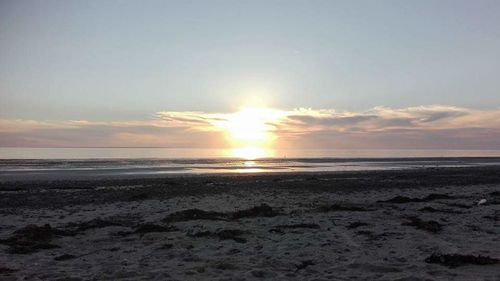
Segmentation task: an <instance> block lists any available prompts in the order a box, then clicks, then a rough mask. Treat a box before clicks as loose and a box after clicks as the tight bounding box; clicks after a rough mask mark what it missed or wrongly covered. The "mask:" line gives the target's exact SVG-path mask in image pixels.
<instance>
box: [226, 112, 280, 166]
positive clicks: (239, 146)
mask: <svg viewBox="0 0 500 281" xmlns="http://www.w3.org/2000/svg"><path fill="white" fill-rule="evenodd" d="M283 116H284V115H283V113H282V112H281V111H279V110H275V109H269V108H256V107H249V108H244V109H242V110H240V111H238V112H236V113H234V114H232V115H231V116H230V118H228V119H227V120H226V121H223V122H221V123H220V124H219V127H220V128H221V129H223V130H224V131H225V132H226V136H227V138H228V140H229V142H230V145H231V146H232V147H233V149H232V152H231V156H233V157H237V158H242V159H245V160H253V159H257V158H265V157H271V156H273V151H272V145H273V142H274V140H275V139H276V135H275V134H274V133H273V129H274V127H273V125H272V123H273V122H274V121H277V120H278V119H280V118H282V117H283Z"/></svg>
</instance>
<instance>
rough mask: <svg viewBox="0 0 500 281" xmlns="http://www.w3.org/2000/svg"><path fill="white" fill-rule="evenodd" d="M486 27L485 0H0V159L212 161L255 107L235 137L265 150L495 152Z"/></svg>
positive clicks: (491, 42) (491, 46)
mask: <svg viewBox="0 0 500 281" xmlns="http://www.w3.org/2000/svg"><path fill="white" fill-rule="evenodd" d="M499 14H500V1H495V0H493V1H486V0H478V1H472V0H470V1H460V0H453V1H443V0H434V1H425V0H421V1H400V0H398V1H368V0H366V1H333V0H331V1H315V0H310V1H292V0H290V1H273V0H266V1H258V0H252V1H243V0H237V1H229V0H228V1H217V0H213V1H212V0H211V1H207V0H200V1H166V0H165V1H126V0H119V1H112V0H109V1H93V0H89V1H71V0H69V1H63V0H59V1H53V0H47V1H34V0H33V1H27V0H16V1H10V0H0V146H29V147H75V146H82V147H94V146H95V147H113V146H118V147H128V146H132V147H135V146H139V147H156V146H158V147H225V146H231V145H235V143H237V141H235V134H236V133H237V132H235V130H234V128H233V129H231V128H229V129H228V127H227V125H228V124H230V123H231V122H233V121H234V119H235V118H236V119H237V120H238V118H240V119H241V115H238V114H236V113H235V112H238V111H241V110H242V109H244V108H253V107H257V108H269V109H272V110H271V111H257V113H262V112H267V113H269V112H272V114H270V115H272V118H271V117H269V119H262V120H260V121H259V122H260V123H258V122H257V121H254V122H253V123H252V122H250V121H248V120H244V123H245V122H246V125H247V126H249V127H253V128H254V129H255V130H257V131H253V132H254V133H256V134H258V133H259V132H258V130H264V131H265V134H266V138H268V139H267V141H270V140H272V142H273V145H275V146H283V147H291V148H295V147H296V148H426V149H428V148H436V149H442V148H454V149H500V141H498V140H499V139H500V124H499V119H500V113H499V112H500V91H499V89H500V79H498V73H500V17H499V16H498V15H499ZM267 113H266V114H263V116H267ZM275 115H276V116H278V117H276V116H275ZM238 116H239V117H238ZM213 118H215V119H213ZM250 119H251V118H250ZM221 122H222V123H224V124H225V125H224V124H222V125H221ZM256 122H257V123H256ZM233 123H234V122H233ZM262 124H264V125H262ZM259 126H264V127H262V128H260V127H259ZM257 127H258V128H257ZM249 132H252V131H249ZM228 135H229V136H228ZM259 145H262V144H259ZM266 145H268V144H266Z"/></svg>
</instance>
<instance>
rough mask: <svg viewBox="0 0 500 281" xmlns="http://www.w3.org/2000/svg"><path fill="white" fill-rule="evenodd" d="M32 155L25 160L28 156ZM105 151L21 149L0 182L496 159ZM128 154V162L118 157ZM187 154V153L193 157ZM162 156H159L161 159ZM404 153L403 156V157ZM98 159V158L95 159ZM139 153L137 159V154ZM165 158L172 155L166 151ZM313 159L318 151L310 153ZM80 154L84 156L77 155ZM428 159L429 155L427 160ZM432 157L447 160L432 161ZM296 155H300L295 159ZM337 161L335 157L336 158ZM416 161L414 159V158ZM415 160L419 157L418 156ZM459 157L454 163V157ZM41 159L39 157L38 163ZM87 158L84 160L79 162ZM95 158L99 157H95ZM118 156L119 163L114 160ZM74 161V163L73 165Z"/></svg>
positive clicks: (1, 170) (491, 160)
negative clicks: (246, 156) (249, 157)
mask: <svg viewBox="0 0 500 281" xmlns="http://www.w3.org/2000/svg"><path fill="white" fill-rule="evenodd" d="M33 150H35V153H32V154H29V152H30V151H31V152H33ZM109 150H110V149H84V150H82V149H63V151H59V150H58V149H52V150H50V151H47V149H43V151H37V150H36V149H23V150H22V151H17V152H15V151H12V150H11V151H6V150H5V149H4V150H3V153H2V154H0V155H2V156H3V157H6V156H9V155H10V156H12V154H13V153H14V152H15V153H17V156H20V153H21V152H23V153H25V154H23V155H22V156H23V157H17V158H30V157H31V158H32V159H14V158H16V157H11V158H12V159H0V180H2V181H6V180H24V179H44V178H45V179H68V178H79V177H93V176H104V177H105V176H138V175H162V174H210V173H261V172H330V171H361V170H388V169H413V168H432V167H461V166H478V165H495V164H500V157H467V156H485V155H486V156H497V154H495V153H493V152H490V153H487V151H475V154H474V153H472V151H461V152H462V155H459V154H458V152H457V151H431V152H432V153H430V152H429V151H427V153H425V151H389V152H387V151H380V150H379V151H356V155H354V152H351V153H349V151H343V152H342V153H343V155H351V156H350V157H347V156H337V157H331V156H328V155H332V154H334V151H330V153H327V152H325V151H323V154H320V155H323V157H317V156H310V155H312V153H311V152H310V151H309V154H307V153H305V152H304V151H303V153H302V156H301V157H293V158H277V157H275V158H265V159H255V160H242V159H235V158H228V157H204V158H203V157H199V158H193V157H191V158H190V157H184V158H181V157H177V158H176V157H167V156H166V157H163V158H162V157H160V155H162V154H161V153H159V152H161V151H162V150H161V149H160V150H159V151H157V152H158V153H157V155H158V157H157V158H152V157H150V158H146V157H142V158H140V157H139V156H143V155H149V154H150V153H152V152H153V151H154V150H147V151H146V152H147V153H146V154H144V153H142V152H144V151H142V150H141V151H136V150H135V149H128V150H126V149H118V150H117V151H114V152H113V154H112V155H110V154H109V153H110V151H109ZM126 151H128V152H129V154H128V157H124V155H123V153H124V152H126ZM193 151H194V150H192V151H191V152H193ZM166 152H168V151H163V153H166ZM405 152H406V153H405ZM98 153H100V154H98ZM141 153H142V154H141ZM170 153H171V155H175V153H173V152H172V151H170ZM314 153H315V154H317V153H319V151H314ZM83 154H84V155H83ZM432 154H434V155H432ZM436 154H440V155H445V156H447V157H443V156H441V157H436ZM297 155H300V154H299V153H297ZM337 155H339V153H337ZM415 155H417V156H415ZM419 155H420V156H419ZM457 155H459V156H460V157H456V156H457ZM41 156H44V157H45V159H44V158H42V157H41ZM85 156H87V157H85ZM96 156H100V157H96ZM118 156H122V157H118ZM57 157H66V159H56V158H57ZM78 157H79V158H80V159H78Z"/></svg>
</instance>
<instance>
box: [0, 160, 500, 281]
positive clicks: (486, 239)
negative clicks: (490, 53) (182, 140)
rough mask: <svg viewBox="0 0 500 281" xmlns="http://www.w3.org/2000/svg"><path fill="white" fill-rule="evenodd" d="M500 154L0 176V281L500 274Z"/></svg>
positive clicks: (488, 277) (446, 277)
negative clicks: (238, 170)
mask: <svg viewBox="0 0 500 281" xmlns="http://www.w3.org/2000/svg"><path fill="white" fill-rule="evenodd" d="M499 217H500V166H498V165H488V166H466V167H425V168H414V169H394V170H374V171H336V172H304V173H279V172H275V173H255V174H250V173H247V174H205V175H155V176H144V175H135V176H134V175H129V176H127V177H102V176H101V177H95V178H92V177H84V178H80V179H78V178H74V179H72V178H71V177H66V178H64V179H57V178H53V177H51V178H43V177H41V178H39V179H32V178H28V179H23V178H20V177H16V178H9V179H7V180H2V181H0V218H1V219H0V252H1V254H0V280H499V279H500V263H499V261H498V259H499V258H500V247H499V245H500V241H499V239H500V235H499V234H500V224H499Z"/></svg>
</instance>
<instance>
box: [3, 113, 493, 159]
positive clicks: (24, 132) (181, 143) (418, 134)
mask: <svg viewBox="0 0 500 281" xmlns="http://www.w3.org/2000/svg"><path fill="white" fill-rule="evenodd" d="M234 116H235V114H234V113H207V112H171V111H164V112H158V113H157V114H156V118H154V119H152V120H139V121H134V120H133V121H116V122H97V121H89V120H68V121H47V120H42V121H39V120H20V119H16V120H13V119H0V146H35V147H39V146H45V147H59V146H61V147H75V146H80V147H111V146H117V147H128V146H132V147H136V146H140V147H145V146H149V147H179V148H180V147H183V148H187V147H198V148H199V147H207V148H215V147H227V146H228V143H227V142H226V141H225V138H224V133H225V132H224V126H221V124H224V123H227V122H229V121H230V120H231V119H232V118H234ZM272 116H275V117H276V116H278V117H276V118H272V120H269V121H268V122H267V125H268V126H267V127H268V128H269V130H270V131H272V133H273V134H274V135H275V136H276V137H277V140H276V143H275V145H276V146H277V147H281V148H324V149H334V148H425V149H427V148H437V149H441V148H455V149H500V141H498V140H499V139H500V109H488V110H480V109H469V108H463V107H455V106H445V105H429V106H417V107H407V108H388V107H375V108H372V109H370V110H366V111H361V112H351V111H337V110H335V109H311V108H297V109H293V110H279V109H272Z"/></svg>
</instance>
